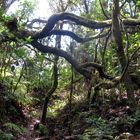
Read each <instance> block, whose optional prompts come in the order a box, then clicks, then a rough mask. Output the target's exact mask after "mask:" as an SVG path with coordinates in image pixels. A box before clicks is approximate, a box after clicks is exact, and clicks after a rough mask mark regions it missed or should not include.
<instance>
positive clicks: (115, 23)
mask: <svg viewBox="0 0 140 140" xmlns="http://www.w3.org/2000/svg"><path fill="white" fill-rule="evenodd" d="M113 2H114V5H113V11H112V12H113V13H112V29H113V35H114V39H115V43H116V46H117V54H118V58H119V61H120V64H121V67H122V69H123V68H124V67H125V66H126V64H127V58H126V55H125V53H124V49H123V43H122V34H121V29H120V28H121V26H120V22H121V21H120V20H119V14H120V9H119V0H113ZM123 81H124V85H125V88H126V92H127V97H128V103H129V105H130V106H131V107H132V108H133V107H134V106H135V105H136V102H135V98H134V87H133V82H132V80H131V77H130V74H129V69H128V70H127V71H126V73H125V75H124V78H123Z"/></svg>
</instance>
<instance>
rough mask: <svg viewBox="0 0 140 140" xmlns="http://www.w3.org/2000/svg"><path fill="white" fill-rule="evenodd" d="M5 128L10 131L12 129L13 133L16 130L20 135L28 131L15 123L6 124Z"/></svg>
mask: <svg viewBox="0 0 140 140" xmlns="http://www.w3.org/2000/svg"><path fill="white" fill-rule="evenodd" d="M4 126H5V127H7V128H8V129H10V130H11V131H12V130H14V131H16V132H18V133H19V134H23V133H25V132H26V131H27V130H26V129H25V128H23V127H22V126H19V125H17V124H14V123H5V124H4Z"/></svg>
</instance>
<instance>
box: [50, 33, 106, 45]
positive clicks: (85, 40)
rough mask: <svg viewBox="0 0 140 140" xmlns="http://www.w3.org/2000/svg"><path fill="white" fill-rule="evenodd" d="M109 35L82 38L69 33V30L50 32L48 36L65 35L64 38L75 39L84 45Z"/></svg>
mask: <svg viewBox="0 0 140 140" xmlns="http://www.w3.org/2000/svg"><path fill="white" fill-rule="evenodd" d="M107 34H108V33H102V34H100V33H98V34H96V35H94V36H91V37H80V36H78V35H76V34H75V33H73V32H71V31H68V30H52V31H50V33H49V34H48V36H51V35H64V36H69V37H71V38H72V39H74V40H75V41H77V42H79V43H84V42H88V41H91V40H93V39H98V38H102V37H105V36H106V35H107Z"/></svg>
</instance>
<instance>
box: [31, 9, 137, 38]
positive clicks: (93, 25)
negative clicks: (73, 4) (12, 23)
mask: <svg viewBox="0 0 140 140" xmlns="http://www.w3.org/2000/svg"><path fill="white" fill-rule="evenodd" d="M60 20H70V21H72V22H75V23H76V24H77V25H82V26H85V27H87V28H90V29H102V28H109V27H111V26H112V20H111V19H110V20H105V21H93V20H89V19H86V18H83V17H80V16H77V15H75V14H72V13H65V12H64V13H58V14H54V15H52V16H51V17H50V18H49V19H48V22H47V24H46V26H45V27H44V28H43V30H42V31H41V32H39V33H37V34H35V35H34V36H33V39H41V38H44V37H46V36H48V34H49V33H50V31H51V30H52V29H53V28H54V26H55V24H56V23H57V22H58V21H60ZM122 22H123V24H124V26H125V25H127V26H137V25H139V26H140V19H122Z"/></svg>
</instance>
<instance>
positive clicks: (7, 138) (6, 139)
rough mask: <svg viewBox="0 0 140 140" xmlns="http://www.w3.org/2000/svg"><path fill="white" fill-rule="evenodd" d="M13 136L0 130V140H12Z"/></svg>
mask: <svg viewBox="0 0 140 140" xmlns="http://www.w3.org/2000/svg"><path fill="white" fill-rule="evenodd" d="M13 138H14V136H13V135H12V134H11V133H4V132H3V131H2V130H0V140H12V139H13Z"/></svg>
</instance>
